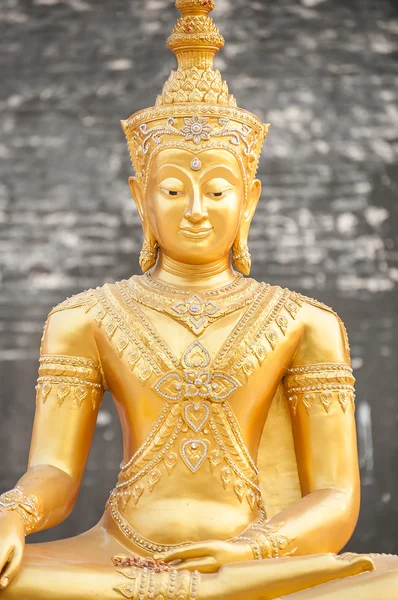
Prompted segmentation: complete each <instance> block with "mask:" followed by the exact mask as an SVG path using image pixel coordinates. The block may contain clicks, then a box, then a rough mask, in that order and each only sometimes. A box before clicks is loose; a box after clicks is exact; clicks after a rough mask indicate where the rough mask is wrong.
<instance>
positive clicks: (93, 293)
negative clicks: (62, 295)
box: [49, 288, 101, 316]
mask: <svg viewBox="0 0 398 600" xmlns="http://www.w3.org/2000/svg"><path fill="white" fill-rule="evenodd" d="M99 289H101V288H90V289H87V290H84V291H83V292H78V293H77V294H74V295H73V296H70V297H68V298H66V299H65V300H63V301H62V302H60V303H59V304H56V305H55V306H54V307H53V308H52V309H51V311H50V312H49V316H50V315H52V314H54V313H58V312H60V311H65V310H69V309H72V308H78V307H84V308H86V309H87V310H89V309H90V308H91V307H92V306H94V305H95V304H97V302H98V290H99Z"/></svg>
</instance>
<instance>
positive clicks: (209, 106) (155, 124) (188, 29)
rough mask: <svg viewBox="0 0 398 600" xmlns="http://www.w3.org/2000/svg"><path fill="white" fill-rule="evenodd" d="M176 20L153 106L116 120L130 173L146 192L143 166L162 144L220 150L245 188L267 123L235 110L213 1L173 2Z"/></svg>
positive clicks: (251, 173)
mask: <svg viewBox="0 0 398 600" xmlns="http://www.w3.org/2000/svg"><path fill="white" fill-rule="evenodd" d="M176 7H177V9H178V10H179V11H180V13H181V15H182V17H181V18H179V19H178V21H177V24H176V25H175V27H174V29H173V31H172V33H171V35H170V37H169V38H168V40H167V46H168V48H169V49H170V50H171V51H172V52H173V53H174V54H175V55H176V57H177V63H178V67H177V70H176V71H172V72H171V74H170V77H169V79H168V80H167V81H166V83H165V84H164V86H163V90H162V93H161V94H160V95H159V96H158V97H157V100H156V104H155V106H153V107H151V108H145V109H143V110H140V111H138V112H136V113H134V114H133V115H131V117H129V118H128V119H127V120H126V121H121V125H122V127H123V131H124V133H125V135H126V138H127V143H128V147H129V150H130V156H131V161H132V163H133V166H134V169H135V173H136V177H137V179H138V180H139V181H140V182H141V183H142V184H143V186H144V190H146V187H147V183H148V173H149V167H150V165H151V163H152V161H153V159H154V157H155V155H156V154H157V153H158V152H159V151H160V150H162V149H163V148H183V149H188V150H191V151H193V152H199V151H201V150H206V149H209V148H225V149H227V150H229V151H230V152H233V153H234V154H235V156H236V158H237V159H238V161H239V163H240V166H241V169H242V174H243V177H244V183H245V190H246V192H247V190H248V186H249V184H250V183H251V181H252V180H253V179H254V177H255V174H256V171H257V166H258V161H259V158H260V153H261V147H262V145H263V142H264V139H265V137H266V135H267V133H268V128H269V124H263V123H262V122H261V120H260V119H259V118H258V117H256V116H255V115H253V114H252V113H250V112H248V111H246V110H244V109H242V108H238V107H237V105H236V100H235V98H234V97H233V96H232V94H230V93H229V92H228V86H227V83H226V81H224V80H223V79H222V77H221V73H220V71H218V70H215V69H214V68H213V62H214V56H215V55H216V53H217V52H218V51H219V50H220V48H222V47H223V45H224V38H223V37H222V35H221V34H220V33H219V31H218V29H217V28H216V26H215V25H214V22H213V19H211V18H210V17H208V16H207V15H208V13H209V12H210V11H212V10H213V8H214V0H176Z"/></svg>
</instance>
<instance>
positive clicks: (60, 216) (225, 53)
mask: <svg viewBox="0 0 398 600" xmlns="http://www.w3.org/2000/svg"><path fill="white" fill-rule="evenodd" d="M213 16H214V19H215V20H216V24H217V25H218V26H219V28H220V30H221V32H222V33H223V35H224V37H225V38H226V41H227V44H226V47H225V49H224V50H222V51H221V52H220V54H219V55H218V58H217V61H216V66H217V67H218V68H219V69H220V70H221V71H222V73H223V75H224V77H225V78H226V79H227V81H228V83H229V85H230V91H231V92H232V93H233V94H234V95H235V96H236V98H237V99H238V103H239V105H240V106H243V107H245V108H247V109H248V110H251V111H253V112H255V113H256V114H258V115H259V116H260V117H261V118H262V119H263V120H264V121H269V122H271V123H272V127H271V130H270V134H269V136H268V138H267V140H266V143H265V145H264V150H263V156H262V160H261V165H260V169H259V176H260V177H261V179H262V181H263V186H264V187H263V195H262V200H261V201H260V205H259V208H258V211H257V213H256V216H255V219H254V223H253V226H252V231H251V238H250V249H251V252H252V256H253V270H252V275H253V276H254V277H256V278H257V279H263V280H266V281H270V282H271V283H278V284H280V285H282V286H287V287H290V288H291V289H295V290H297V291H300V292H303V293H305V294H307V295H310V296H313V297H316V298H318V299H319V300H322V301H324V302H326V303H327V304H329V305H332V306H333V308H334V309H335V310H336V311H337V312H338V313H339V314H340V316H341V317H342V318H343V320H344V321H345V323H346V326H347V329H348V333H349V337H350V341H351V348H352V358H353V366H354V368H355V375H356V377H357V400H358V404H357V413H356V414H357V423H358V434H359V454H360V461H361V468H362V485H363V489H362V492H363V497H362V511H361V515H360V520H359V524H358V528H357V530H356V533H355V535H354V537H353V539H352V542H351V543H350V544H349V548H350V549H355V550H357V551H361V552H367V551H370V550H372V551H374V552H398V518H397V517H398V508H397V506H398V502H397V500H398V481H397V468H396V465H397V461H398V438H397V433H396V431H397V425H398V411H397V406H398V377H397V356H398V341H397V333H398V332H397V312H398V307H397V293H396V283H397V281H398V249H397V234H398V227H397V220H398V204H397V197H398V196H397V189H398V165H397V162H398V154H397V147H398V104H397V99H398V61H397V56H398V41H397V40H398V3H397V2H396V0H277V1H275V0H257V1H255V0H252V1H249V0H218V2H217V7H216V10H215V11H214V13H213ZM176 18H177V13H176V11H175V9H174V7H173V2H172V0H1V2H0V73H1V75H0V81H1V85H0V116H1V121H0V131H1V137H0V332H1V334H0V457H1V460H0V491H5V490H6V489H9V488H11V487H13V486H14V484H15V482H16V481H17V479H18V478H19V477H20V475H21V474H22V473H23V472H24V470H25V467H26V461H27V456H28V449H29V441H30V431H31V426H32V420H33V412H34V398H35V390H34V386H35V381H36V376H37V366H38V363H37V359H38V352H39V342H40V337H41V331H42V327H43V324H44V320H45V318H46V315H47V313H48V311H49V310H50V309H51V307H52V306H53V305H55V304H56V303H58V302H59V301H61V300H63V299H64V298H65V297H67V296H70V295H71V294H73V293H76V292H78V291H81V290H83V289H86V288H89V287H92V286H97V285H102V284H103V283H104V282H106V281H115V280H118V279H123V278H126V277H129V276H130V275H132V274H133V273H138V272H139V267H138V253H139V250H140V244H141V230H140V225H139V219H138V215H137V213H136V212H135V208H134V206H133V202H132V199H131V197H130V193H129V190H128V186H127V178H128V176H129V175H130V174H131V171H132V169H131V167H130V164H129V157H128V152H127V147H126V144H125V140H124V137H123V133H122V130H121V128H120V126H119V119H122V118H126V117H128V116H129V115H130V114H131V113H132V112H134V111H136V110H138V109H140V108H143V107H145V106H148V105H151V104H153V102H154V101H155V98H156V94H157V93H158V92H159V91H160V90H161V87H162V85H163V83H164V81H165V80H166V79H167V77H168V75H169V72H170V70H171V68H173V67H174V64H175V63H174V57H173V56H172V55H171V54H170V53H169V52H168V51H167V50H165V39H166V37H167V35H168V34H169V32H170V31H171V28H172V26H173V24H174V23H175V20H176ZM120 460H121V439H120V429H119V424H118V422H117V419H116V415H115V412H114V410H113V407H112V403H111V399H110V398H107V399H106V401H105V402H104V404H103V408H102V410H101V413H100V415H99V419H98V427H97V432H96V436H95V440H94V444H93V448H92V452H91V455H90V458H89V462H88V465H87V472H86V476H85V479H84V483H83V486H82V490H81V494H80V497H79V500H78V503H77V506H76V508H75V510H74V512H73V514H72V515H71V517H70V518H69V519H68V520H67V521H66V522H65V523H63V524H61V525H60V526H58V527H56V528H54V529H52V530H50V531H48V532H44V533H42V534H38V535H35V536H32V537H31V538H29V540H31V541H38V540H44V539H46V540H49V539H55V538H58V537H66V536H70V535H75V534H77V533H79V532H82V531H84V530H85V529H88V528H89V527H91V526H92V525H94V524H95V523H96V522H97V520H98V519H99V517H100V515H101V514H102V510H103V507H104V503H105V501H106V498H107V495H108V493H109V490H110V489H111V487H113V485H114V483H115V480H116V477H117V473H118V464H119V462H120Z"/></svg>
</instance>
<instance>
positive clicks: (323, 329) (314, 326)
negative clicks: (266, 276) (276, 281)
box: [273, 286, 350, 355]
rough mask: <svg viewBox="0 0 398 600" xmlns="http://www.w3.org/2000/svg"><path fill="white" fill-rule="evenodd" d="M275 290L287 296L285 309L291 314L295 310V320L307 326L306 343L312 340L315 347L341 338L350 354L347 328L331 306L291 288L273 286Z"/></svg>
mask: <svg viewBox="0 0 398 600" xmlns="http://www.w3.org/2000/svg"><path fill="white" fill-rule="evenodd" d="M273 288H275V289H277V290H279V293H281V294H282V293H283V294H284V295H285V298H286V300H285V303H284V307H285V308H286V309H287V310H288V311H289V312H290V313H292V310H293V311H294V313H295V318H296V319H298V320H301V321H302V323H303V324H304V325H305V330H306V332H307V334H306V336H304V339H305V340H306V342H308V340H311V342H315V345H319V342H320V340H322V339H326V338H327V340H332V339H338V338H339V337H340V336H341V338H342V340H343V344H344V347H345V350H346V353H347V355H348V354H349V351H350V346H349V341H348V335H347V330H346V327H345V325H344V323H343V320H342V319H341V317H340V316H339V314H338V313H337V312H336V311H335V310H334V309H333V308H332V307H331V306H329V305H328V304H325V303H324V302H321V301H320V300H318V299H317V298H312V297H311V296H306V295H305V294H302V293H300V292H296V291H294V290H290V289H289V288H282V287H280V286H273ZM289 307H290V310H289Z"/></svg>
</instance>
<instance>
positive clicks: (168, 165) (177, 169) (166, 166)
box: [154, 164, 188, 178]
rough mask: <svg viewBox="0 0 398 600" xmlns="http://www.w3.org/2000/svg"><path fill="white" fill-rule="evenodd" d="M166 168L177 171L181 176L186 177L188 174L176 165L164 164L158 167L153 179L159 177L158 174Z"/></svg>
mask: <svg viewBox="0 0 398 600" xmlns="http://www.w3.org/2000/svg"><path fill="white" fill-rule="evenodd" d="M166 168H168V169H173V170H175V171H178V172H179V173H182V174H184V175H186V176H188V173H187V171H186V170H185V169H184V168H182V167H179V166H178V165H176V164H164V165H161V166H160V167H159V169H158V170H157V171H156V173H155V175H154V177H155V178H157V177H158V176H159V173H161V171H163V169H166Z"/></svg>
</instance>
